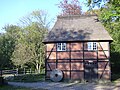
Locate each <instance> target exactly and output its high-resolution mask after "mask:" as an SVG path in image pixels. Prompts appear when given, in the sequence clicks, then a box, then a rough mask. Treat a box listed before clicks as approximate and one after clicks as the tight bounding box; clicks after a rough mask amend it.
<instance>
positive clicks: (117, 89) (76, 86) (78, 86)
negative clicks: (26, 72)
mask: <svg viewBox="0 0 120 90" xmlns="http://www.w3.org/2000/svg"><path fill="white" fill-rule="evenodd" d="M8 84H9V85H13V86H22V87H29V88H33V89H39V88H42V89H43V90H44V89H45V90H61V89H62V90H120V83H118V84H116V85H113V84H108V85H104V84H93V83H88V84H82V83H62V82H57V83H55V82H34V83H21V82H8Z"/></svg>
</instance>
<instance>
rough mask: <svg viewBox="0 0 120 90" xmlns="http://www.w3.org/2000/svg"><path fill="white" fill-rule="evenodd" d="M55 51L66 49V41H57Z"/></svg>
mask: <svg viewBox="0 0 120 90" xmlns="http://www.w3.org/2000/svg"><path fill="white" fill-rule="evenodd" d="M57 51H66V43H57Z"/></svg>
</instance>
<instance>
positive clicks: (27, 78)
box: [7, 74, 45, 82]
mask: <svg viewBox="0 0 120 90" xmlns="http://www.w3.org/2000/svg"><path fill="white" fill-rule="evenodd" d="M44 80H45V75H44V74H26V75H20V76H15V77H14V78H13V79H9V78H8V79H7V81H13V82H38V81H44Z"/></svg>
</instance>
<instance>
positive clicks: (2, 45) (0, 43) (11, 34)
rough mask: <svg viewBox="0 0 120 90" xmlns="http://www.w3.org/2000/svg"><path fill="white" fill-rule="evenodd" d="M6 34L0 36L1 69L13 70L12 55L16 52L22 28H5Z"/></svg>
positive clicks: (8, 26) (13, 26) (10, 26)
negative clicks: (17, 38) (17, 40)
mask: <svg viewBox="0 0 120 90" xmlns="http://www.w3.org/2000/svg"><path fill="white" fill-rule="evenodd" d="M4 30H5V31H6V33H4V34H1V35H0V68H2V69H4V68H12V67H13V64H12V61H11V55H12V53H13V51H14V47H15V43H16V37H18V32H19V31H20V27H18V26H15V25H7V26H5V27H4Z"/></svg>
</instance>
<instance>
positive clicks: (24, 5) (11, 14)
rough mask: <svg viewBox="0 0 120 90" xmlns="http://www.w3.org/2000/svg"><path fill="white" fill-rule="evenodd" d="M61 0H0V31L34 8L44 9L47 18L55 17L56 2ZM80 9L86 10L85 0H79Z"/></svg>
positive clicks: (57, 12)
mask: <svg viewBox="0 0 120 90" xmlns="http://www.w3.org/2000/svg"><path fill="white" fill-rule="evenodd" d="M60 1H61V0H0V32H3V30H2V28H3V27H4V26H5V25H7V24H13V25H16V24H17V23H18V22H19V20H20V19H21V18H22V17H24V16H26V15H27V14H29V13H31V12H32V11H35V10H45V11H46V12H47V13H48V15H49V19H53V18H55V17H56V16H57V15H59V13H60V9H59V8H58V6H57V5H56V4H58V3H59V2H60ZM79 1H80V2H81V6H82V10H83V11H87V9H88V8H87V7H86V6H85V5H84V2H85V1H86V0H79Z"/></svg>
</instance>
